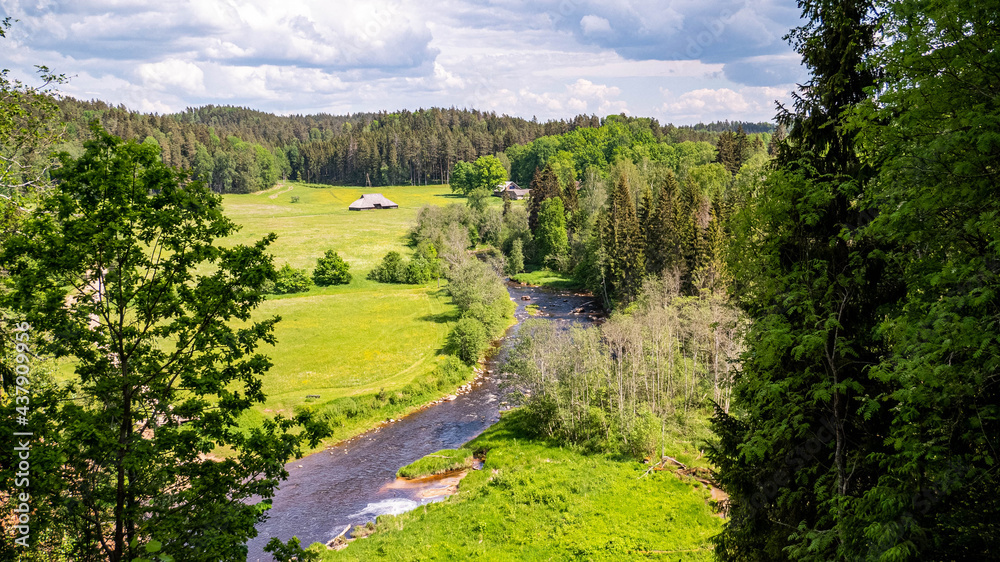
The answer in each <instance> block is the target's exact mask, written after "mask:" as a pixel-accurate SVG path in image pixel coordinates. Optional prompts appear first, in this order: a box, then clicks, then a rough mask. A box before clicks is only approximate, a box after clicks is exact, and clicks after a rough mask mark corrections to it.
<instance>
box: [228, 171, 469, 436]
mask: <svg viewBox="0 0 1000 562" xmlns="http://www.w3.org/2000/svg"><path fill="white" fill-rule="evenodd" d="M362 193H382V194H383V195H385V196H386V197H388V198H389V199H391V200H392V201H394V202H396V203H398V204H399V209H387V210H374V211H361V212H358V211H348V209H347V207H348V205H349V204H350V203H351V202H353V201H354V200H355V199H357V198H358V197H359V196H360V195H361V194H362ZM293 197H297V198H298V199H297V201H296V202H294V203H293V202H292V198H293ZM452 202H464V199H463V198H457V197H455V196H453V195H452V194H451V193H450V191H449V188H448V186H446V185H444V186H442V185H435V186H420V187H376V188H358V187H331V186H318V185H310V184H303V183H297V182H288V183H285V184H283V185H279V186H277V187H276V188H273V189H271V190H268V191H266V192H262V193H256V194H249V195H226V196H224V197H223V206H224V209H225V213H226V215H227V216H228V217H230V218H231V219H232V220H233V221H234V222H236V223H237V224H239V225H240V226H241V229H240V231H239V232H238V233H236V234H235V235H233V236H231V237H229V238H227V239H225V240H223V241H221V244H223V245H235V244H251V243H253V242H255V241H256V240H259V239H260V238H262V237H264V236H265V235H266V234H267V233H269V232H274V233H276V234H277V235H278V239H277V241H275V242H274V243H273V244H272V245H271V247H270V251H271V253H272V254H273V255H274V257H275V265H276V266H278V267H280V266H281V265H282V264H284V263H289V264H290V265H292V266H293V267H296V268H300V269H306V270H308V271H309V272H311V271H312V269H313V268H314V267H315V265H316V259H317V258H319V257H321V256H322V255H323V253H324V252H325V251H326V250H328V249H333V250H336V251H337V252H338V253H339V254H340V256H341V257H342V258H344V260H345V261H347V262H348V263H349V264H350V266H351V269H350V271H351V275H352V277H353V279H352V281H351V283H350V284H348V285H340V286H332V287H316V286H313V287H312V288H311V289H310V290H309V291H308V292H305V293H297V294H292V295H284V296H275V297H271V298H269V299H268V300H267V302H265V303H264V304H263V305H262V306H261V307H260V308H259V309H258V310H257V311H256V313H255V317H256V318H265V317H269V316H273V315H278V316H281V321H280V322H279V323H278V324H277V325H276V327H275V337H276V338H277V342H278V343H277V345H276V346H274V347H270V346H266V345H265V346H263V347H262V348H261V351H262V352H264V353H265V354H267V355H268V356H269V357H271V360H272V362H273V363H274V366H273V367H272V368H271V370H270V372H269V373H268V374H267V375H266V376H265V377H264V380H263V387H264V391H265V393H266V394H267V395H268V403H267V404H266V405H264V406H263V407H261V409H260V411H259V412H257V414H255V415H248V416H245V419H244V422H245V423H247V424H254V423H259V420H260V417H261V415H268V416H271V415H274V414H277V413H283V414H286V415H288V414H291V413H292V412H293V410H294V408H295V407H296V406H299V405H301V404H305V403H310V404H314V405H322V404H323V403H326V402H328V401H330V400H334V399H338V398H343V397H358V396H370V395H373V394H376V393H378V392H380V391H381V390H383V389H384V390H386V391H392V390H395V389H400V388H403V387H406V386H407V385H408V384H410V383H412V382H414V381H415V380H418V379H426V377H427V376H430V374H431V373H432V372H433V371H434V370H435V368H436V367H437V366H438V365H439V364H440V363H441V361H442V359H443V356H442V348H443V346H444V343H445V340H446V337H447V334H448V332H449V330H450V328H451V325H452V324H453V323H454V322H456V321H457V320H458V317H457V312H456V308H455V307H454V306H453V305H452V304H451V302H450V301H451V299H450V297H448V295H447V293H446V292H445V291H444V290H443V289H441V288H439V287H438V286H437V282H436V281H432V282H431V283H429V284H427V285H426V286H415V285H395V284H382V283H376V282H374V281H369V280H367V279H365V276H366V275H367V274H368V271H370V270H371V269H372V268H373V267H375V265H377V263H378V262H379V261H380V260H381V259H382V257H383V256H384V255H385V254H386V253H387V252H389V251H392V250H396V251H398V252H401V253H403V254H404V255H405V254H407V253H409V252H410V251H411V250H410V249H409V248H408V247H407V246H406V243H407V233H408V232H409V229H410V227H411V226H412V224H413V223H414V221H415V219H416V215H417V212H418V211H419V210H420V208H421V207H422V206H423V205H425V204H432V205H447V204H449V203H452ZM443 283H444V282H443V281H442V285H443ZM470 372H471V371H470ZM310 395H318V396H319V398H318V399H315V398H308V399H307V396H310ZM421 398H423V397H421ZM393 406H394V407H393V408H389V409H386V408H381V409H379V410H378V411H373V412H371V415H370V416H368V417H369V420H368V421H367V422H366V421H365V420H356V419H355V420H352V423H351V424H350V427H349V428H345V429H344V431H343V432H339V433H338V434H337V435H335V437H336V438H343V437H346V436H347V434H348V433H352V432H356V431H357V430H359V429H363V428H364V427H365V426H366V425H370V424H371V423H372V422H374V421H377V420H378V419H381V418H382V417H384V416H389V415H392V414H393V413H399V412H401V411H404V410H405V409H406V408H407V407H409V406H412V404H393Z"/></svg>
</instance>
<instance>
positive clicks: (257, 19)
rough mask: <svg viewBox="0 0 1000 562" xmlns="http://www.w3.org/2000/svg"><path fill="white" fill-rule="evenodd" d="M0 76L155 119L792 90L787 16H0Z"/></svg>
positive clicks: (667, 112) (258, 7)
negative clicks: (227, 112) (43, 74)
mask: <svg viewBox="0 0 1000 562" xmlns="http://www.w3.org/2000/svg"><path fill="white" fill-rule="evenodd" d="M0 16H2V17H11V18H13V19H16V20H20V21H18V22H17V23H15V24H14V26H13V28H12V29H11V30H10V31H9V32H8V35H7V38H6V39H3V40H0V67H2V68H9V69H11V73H12V74H13V75H15V76H18V77H22V78H23V77H27V76H29V75H30V73H31V72H32V69H33V65H36V64H43V65H47V66H49V67H50V68H51V69H53V70H55V71H57V72H60V73H65V74H67V75H69V76H70V77H71V81H70V82H69V83H68V84H67V85H65V86H63V87H61V91H62V92H63V93H65V94H67V95H71V96H73V97H77V98H83V99H101V100H105V101H108V102H111V103H114V104H119V103H123V104H125V105H126V106H128V107H130V108H132V109H137V110H140V111H151V112H157V113H168V112H173V111H179V110H183V109H184V108H185V107H189V106H192V107H193V106H199V105H206V104H216V105H239V106H247V107H251V108H254V109H260V110H263V111H269V112H275V113H280V114H293V113H301V114H307V113H318V112H326V113H335V114H343V113H349V112H359V111H377V110H382V109H386V110H395V109H417V108H420V107H431V106H438V107H450V106H455V107H460V108H461V107H467V108H477V109H483V110H492V111H496V112H498V113H507V114H510V115H517V116H521V117H526V118H530V117H532V116H537V117H538V118H539V119H543V120H544V119H550V118H569V117H572V116H574V115H577V114H580V113H585V114H597V115H598V116H604V115H608V114H612V113H621V112H625V113H627V114H629V115H635V116H648V117H656V118H658V119H660V120H661V121H662V122H665V123H666V122H671V123H675V124H693V123H697V122H699V121H704V122H708V121H713V120H718V119H739V120H745V121H770V120H771V119H772V118H773V117H774V114H775V109H774V101H775V100H781V101H788V99H789V94H790V92H791V90H792V89H793V88H794V87H795V83H796V82H802V81H803V80H804V79H805V72H804V71H803V69H802V67H801V66H800V65H799V58H798V56H797V55H796V54H795V53H794V52H792V50H791V48H790V47H789V46H788V44H787V43H786V42H785V41H783V40H782V36H783V35H784V34H785V33H786V32H787V30H788V29H789V28H790V27H793V26H795V25H798V21H799V20H798V17H799V11H798V9H797V8H796V6H795V0H743V1H732V0H423V1H417V0H387V1H380V0H372V1H369V0H358V1H353V2H350V1H344V0H325V1H321V0H280V1H275V0H246V1H236V0H167V1H164V0H150V1H146V0H0Z"/></svg>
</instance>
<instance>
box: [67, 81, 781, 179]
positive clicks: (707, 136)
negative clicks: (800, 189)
mask: <svg viewBox="0 0 1000 562" xmlns="http://www.w3.org/2000/svg"><path fill="white" fill-rule="evenodd" d="M55 103H56V104H57V105H58V106H59V109H60V112H61V115H62V117H61V119H62V121H64V122H65V123H66V128H65V133H64V135H63V140H64V141H65V143H66V147H65V148H66V149H67V150H69V151H70V152H71V153H75V154H79V153H80V152H81V151H82V141H83V140H85V139H87V138H89V136H88V135H89V128H88V123H89V122H90V121H91V120H93V119H97V120H98V121H99V122H100V123H101V125H102V126H103V127H104V128H105V129H107V130H108V132H110V133H112V134H114V135H116V136H118V137H121V138H123V139H126V140H137V141H139V142H147V143H151V144H153V145H155V146H156V147H158V148H159V149H160V151H161V154H162V157H163V161H164V162H165V163H166V164H168V165H171V166H175V167H178V168H185V169H189V170H192V171H193V173H194V175H195V177H197V178H198V179H201V180H202V181H205V182H206V183H208V184H209V185H210V186H211V187H212V189H213V191H215V192H217V193H253V192H256V191H260V190H262V189H267V188H270V187H272V186H273V185H274V184H275V182H276V181H278V180H279V179H288V180H301V181H306V182H312V183H325V184H337V185H359V186H360V185H373V186H379V185H402V184H410V185H417V184H428V183H448V182H449V180H450V173H451V169H452V167H453V166H454V165H455V163H456V162H459V161H465V162H472V161H474V160H476V159H477V158H479V157H480V156H485V155H491V154H498V153H503V152H504V151H505V150H507V149H509V148H510V147H513V146H517V145H522V144H526V143H529V142H532V141H534V140H536V139H538V138H540V137H545V136H553V135H561V134H565V133H567V132H570V131H574V130H577V129H586V128H598V127H600V126H601V125H602V123H604V122H606V121H607V119H601V118H598V117H596V116H593V115H591V116H586V115H578V116H576V117H574V118H572V119H569V120H555V121H548V122H545V123H539V122H538V121H537V120H530V121H529V120H525V119H521V118H515V117H509V116H507V115H497V114H496V113H489V112H482V111H478V110H465V109H456V108H449V109H443V108H430V109H427V110H423V109H421V110H416V111H409V110H402V111H397V112H391V113H390V112H385V111H383V112H379V113H356V114H353V115H340V116H335V115H322V114H321V115H306V116H303V115H292V116H278V115H273V114H268V113H263V112H260V111H255V110H252V109H248V108H241V107H225V106H205V107H199V108H188V109H187V110H185V111H184V112H181V113H177V114H167V115H155V114H143V113H139V112H136V111H132V110H129V109H128V108H126V107H124V106H111V105H109V104H107V103H105V102H102V101H97V100H94V101H81V100H76V99H73V98H70V97H62V98H59V99H57V100H55ZM620 119H621V120H623V121H624V122H626V123H631V122H633V121H634V120H633V119H632V118H627V117H624V116H620ZM637 122H639V123H642V125H641V126H642V128H643V129H644V130H645V133H646V134H648V135H652V138H655V139H656V140H657V141H663V142H669V143H676V142H683V141H712V140H713V139H714V138H715V137H716V136H718V132H719V126H720V125H719V124H715V123H710V124H709V125H698V126H694V127H687V126H685V127H675V126H673V125H660V124H659V123H658V122H656V120H648V119H643V120H638V121H637ZM737 125H739V124H736V123H734V124H733V128H734V129H735V127H736V126H737ZM744 125H746V127H747V128H748V130H749V129H754V130H760V131H761V132H767V131H769V130H770V127H771V126H770V125H768V124H765V123H757V124H753V123H745V124H744ZM726 126H727V127H728V126H729V124H728V122H727V123H726ZM527 180H530V172H529V173H528V178H527ZM527 180H525V181H527Z"/></svg>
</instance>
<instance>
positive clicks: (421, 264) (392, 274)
mask: <svg viewBox="0 0 1000 562" xmlns="http://www.w3.org/2000/svg"><path fill="white" fill-rule="evenodd" d="M425 250H426V249H425ZM432 250H433V246H431V247H430V250H429V251H432ZM435 261H436V260H435ZM435 273H436V268H435V264H434V263H433V262H432V261H431V260H429V259H427V258H426V257H425V256H424V255H422V254H419V253H418V254H417V255H416V256H414V258H413V259H411V260H407V261H403V256H401V255H400V254H399V252H389V253H388V254H386V255H385V257H384V258H382V263H380V264H379V265H378V266H377V267H376V268H375V269H373V270H371V271H370V272H369V273H368V279H371V280H372V281H378V282H379V283H409V284H410V285H422V284H424V283H427V282H428V281H430V280H431V279H433V278H434V275H435Z"/></svg>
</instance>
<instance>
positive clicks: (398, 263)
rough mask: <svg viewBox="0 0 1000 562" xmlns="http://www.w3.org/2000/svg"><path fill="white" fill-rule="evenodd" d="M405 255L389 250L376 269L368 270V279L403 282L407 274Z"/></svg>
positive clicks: (380, 281)
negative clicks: (404, 262) (404, 261)
mask: <svg viewBox="0 0 1000 562" xmlns="http://www.w3.org/2000/svg"><path fill="white" fill-rule="evenodd" d="M405 268H406V266H405V265H404V264H403V256H401V255H399V252H389V253H388V254H386V255H385V257H384V258H382V262H381V263H380V264H378V266H376V267H375V269H373V270H371V271H370V272H368V279H371V280H372V281H378V282H379V283H401V282H402V279H403V277H404V276H405V275H406V269H405Z"/></svg>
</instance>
